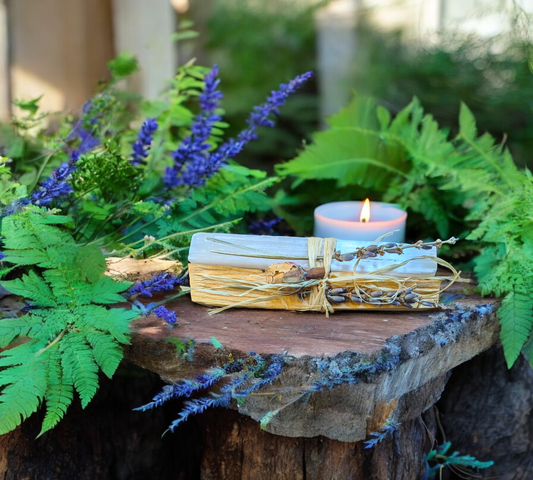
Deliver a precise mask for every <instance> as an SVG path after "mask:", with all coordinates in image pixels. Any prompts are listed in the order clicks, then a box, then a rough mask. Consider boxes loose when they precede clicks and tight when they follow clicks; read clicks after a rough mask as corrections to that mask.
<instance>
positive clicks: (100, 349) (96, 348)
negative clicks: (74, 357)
mask: <svg viewBox="0 0 533 480" xmlns="http://www.w3.org/2000/svg"><path fill="white" fill-rule="evenodd" d="M87 340H88V341H89V343H90V345H91V347H93V355H94V359H95V360H96V363H97V364H98V365H99V366H100V368H101V369H102V372H104V374H105V375H107V377H109V378H111V377H112V376H113V375H114V373H115V371H116V370H117V368H118V366H119V364H120V362H121V361H122V357H123V354H122V348H121V347H120V345H119V344H118V342H117V341H116V340H114V339H113V337H111V336H110V335H107V334H105V333H102V332H89V333H88V334H87Z"/></svg>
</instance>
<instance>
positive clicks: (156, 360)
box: [126, 296, 498, 480]
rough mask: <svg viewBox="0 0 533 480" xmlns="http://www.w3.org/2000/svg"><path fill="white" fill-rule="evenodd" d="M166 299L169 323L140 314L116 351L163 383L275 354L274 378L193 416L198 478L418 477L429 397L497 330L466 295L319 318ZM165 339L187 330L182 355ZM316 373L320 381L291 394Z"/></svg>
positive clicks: (490, 307) (489, 306)
mask: <svg viewBox="0 0 533 480" xmlns="http://www.w3.org/2000/svg"><path fill="white" fill-rule="evenodd" d="M169 308H172V309H174V310H175V311H176V312H177V313H178V316H179V319H180V320H179V321H180V325H179V326H177V327H176V328H173V329H169V328H168V326H167V325H165V324H164V323H163V322H162V321H161V320H159V319H157V318H155V317H148V318H143V319H139V320H137V321H135V322H134V323H133V325H132V330H133V332H134V335H133V338H132V344H131V346H129V347H128V348H127V352H126V355H127V357H128V358H129V359H130V360H131V361H132V362H134V363H135V364H137V365H139V366H142V367H144V368H146V369H148V370H150V371H152V372H155V373H157V374H159V375H160V376H161V378H163V379H164V380H165V381H167V382H172V381H176V380H179V379H182V378H192V377H194V376H196V375H198V374H200V373H203V372H204V371H206V369H208V368H211V367H213V366H215V365H220V364H221V363H223V362H224V359H225V358H227V356H228V355H229V354H230V353H231V355H233V356H241V355H246V354H247V352H249V351H252V350H253V351H256V352H258V353H259V354H261V355H262V356H263V357H265V358H269V357H270V356H272V355H280V354H281V355H283V356H284V359H285V366H284V368H283V371H282V373H281V375H280V376H279V377H278V379H277V380H276V382H275V383H274V384H273V385H271V386H269V387H267V388H264V389H262V390H260V391H259V392H257V394H255V395H254V394H252V395H250V396H249V397H248V398H247V400H246V402H245V403H244V404H243V405H237V404H236V403H235V404H234V405H232V408H233V409H234V411H231V410H220V409H219V410H216V411H213V412H209V413H208V414H205V415H203V416H200V417H199V418H198V419H197V422H198V426H199V428H200V431H199V438H198V439H197V441H198V445H197V452H198V458H200V460H199V468H200V477H199V478H202V479H208V480H209V479H213V480H215V479H217V480H225V479H232V480H233V479H235V478H240V479H243V480H244V479H246V480H253V479H263V478H269V479H280V480H282V479H291V480H292V479H304V478H313V479H316V480H322V479H323V480H331V479H348V478H353V479H365V480H385V479H387V480H394V479H398V480H400V479H404V480H408V479H409V480H412V479H417V478H421V477H422V476H423V473H424V470H425V462H424V458H425V454H426V453H427V452H428V451H429V449H430V445H431V441H432V437H431V435H432V434H434V433H435V427H434V419H433V412H432V410H431V409H430V407H432V406H433V405H434V404H435V402H436V401H437V400H438V399H439V398H440V396H441V394H442V391H443V389H444V387H445V385H446V382H447V379H448V377H449V372H450V371H451V370H452V369H453V368H454V367H456V366H457V365H459V364H461V363H463V362H465V361H467V360H469V359H471V358H472V357H474V356H476V355H478V354H479V353H481V352H483V351H484V350H486V349H488V348H489V347H491V346H492V345H494V344H495V343H496V342H497V338H498V321H497V319H496V317H495V315H494V309H495V308H494V304H493V303H490V302H489V303H487V302H486V301H485V302H484V303H481V299H479V298H475V297H466V296H462V298H461V299H460V300H459V301H457V302H456V303H455V304H454V307H453V308H450V309H449V310H446V311H442V312H430V313H428V312H416V311H408V312H405V313H403V312H402V313H392V312H385V311H384V312H372V313H370V312H367V313H362V312H357V313H352V312H336V313H335V314H334V315H332V316H331V317H330V318H329V319H327V318H325V317H324V316H323V315H322V314H319V313H308V312H307V313H298V312H289V311H269V310H256V309H254V310H248V309H246V310H237V309H235V310H228V311H225V312H222V313H219V314H217V315H214V316H209V315H208V309H207V308H206V307H202V306H199V305H195V304H193V303H191V302H190V301H189V300H188V299H180V300H179V301H177V302H175V303H172V304H170V305H169ZM169 337H174V338H181V339H182V338H194V339H195V349H194V355H193V357H192V359H189V360H186V359H184V358H183V355H178V354H177V352H176V348H175V346H174V345H173V344H172V343H171V342H169V341H168V340H167V339H168V338H169ZM212 337H215V338H216V339H217V340H218V342H220V343H221V344H222V345H223V346H224V349H223V350H222V349H220V348H219V349H217V348H215V347H214V345H213V342H212ZM317 381H319V382H321V384H322V385H323V386H324V388H322V389H321V390H319V391H316V392H314V393H310V394H306V395H301V392H302V391H303V390H305V389H306V388H307V387H309V386H311V385H313V383H314V382H317ZM153 393H154V394H155V393H157V392H153ZM147 400H148V399H147ZM177 410H178V408H176V412H177ZM273 410H279V413H278V414H277V415H275V416H274V417H273V418H272V419H271V421H270V422H269V423H268V424H267V425H266V426H265V428H264V429H263V430H262V429H261V428H260V426H259V424H258V423H257V422H258V421H259V420H260V419H262V418H263V417H264V416H265V414H266V413H267V412H271V411H273ZM237 412H238V413H237ZM424 412H426V413H425V414H424ZM144 415H150V413H149V412H147V413H144ZM390 421H393V422H397V423H399V424H400V425H399V427H398V428H397V429H396V430H395V431H394V433H393V434H392V436H389V437H387V438H385V440H383V441H382V442H381V443H378V444H377V445H376V446H375V447H373V448H372V449H365V448H364V446H365V445H364V443H363V442H362V441H363V440H365V439H367V438H368V435H369V434H370V433H371V432H378V431H380V430H381V429H382V428H383V427H384V426H385V425H387V422H390ZM177 435H180V433H179V430H178V432H177ZM192 478H193V477H191V479H192ZM194 478H195V477H194Z"/></svg>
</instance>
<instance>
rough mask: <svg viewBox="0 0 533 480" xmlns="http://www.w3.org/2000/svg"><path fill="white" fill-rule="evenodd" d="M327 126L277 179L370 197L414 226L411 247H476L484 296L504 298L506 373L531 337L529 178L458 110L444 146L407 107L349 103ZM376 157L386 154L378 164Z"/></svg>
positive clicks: (439, 134) (432, 125)
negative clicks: (429, 243) (452, 242)
mask: <svg viewBox="0 0 533 480" xmlns="http://www.w3.org/2000/svg"><path fill="white" fill-rule="evenodd" d="M330 125H331V127H330V129H329V130H327V131H325V132H321V133H319V134H317V135H316V136H315V139H314V140H315V142H314V144H312V145H310V146H308V147H307V148H306V149H305V150H304V151H303V152H302V153H301V154H300V155H299V156H298V157H297V158H295V159H294V160H291V161H289V162H287V163H285V164H283V165H280V166H278V168H277V172H278V173H280V174H282V175H293V176H295V177H296V178H297V180H296V182H297V183H298V182H301V181H302V180H309V179H313V180H320V179H323V178H335V177H336V178H337V184H336V185H337V186H338V187H343V186H346V185H357V186H363V187H366V188H372V189H374V191H376V192H377V193H376V196H377V195H378V194H380V195H381V196H382V198H383V199H384V200H385V201H388V202H397V203H399V204H400V205H402V206H403V207H406V208H410V210H411V212H414V213H415V214H418V215H419V216H422V217H423V218H424V220H425V222H422V223H423V225H424V226H425V227H426V229H424V230H419V231H418V232H419V235H420V236H419V238H424V237H431V236H433V235H434V232H437V233H438V234H439V235H440V236H443V237H446V236H449V235H451V234H452V233H453V234H454V235H455V236H458V233H460V234H461V236H463V237H466V238H467V239H468V240H470V241H472V242H475V243H474V246H475V247H476V248H480V247H483V249H482V251H481V253H480V254H479V256H478V257H476V258H475V259H474V265H475V270H476V273H477V275H478V279H479V285H480V289H481V291H482V292H483V293H484V294H489V293H494V294H496V295H499V296H505V299H504V301H503V303H502V307H501V308H500V310H499V312H498V315H499V318H500V321H501V325H502V331H501V336H502V343H503V347H504V352H505V356H506V359H507V363H508V365H509V367H511V366H512V365H513V363H514V362H515V360H516V358H517V356H518V354H519V352H520V350H521V349H522V348H523V347H524V345H525V343H526V342H527V341H528V339H530V338H531V331H532V329H533V315H532V313H533V309H532V308H533V302H532V297H531V292H533V265H532V263H531V255H532V254H533V217H532V216H531V212H532V211H533V176H532V175H531V173H530V172H529V171H528V170H527V169H526V170H520V169H519V168H517V166H516V165H515V163H514V162H513V158H512V157H511V155H510V153H509V151H508V150H507V149H505V148H504V147H503V146H501V145H497V144H496V143H495V141H494V139H493V138H492V137H491V136H490V135H489V134H487V133H485V134H482V135H479V134H478V131H477V126H476V123H475V119H474V116H473V114H472V113H471V111H470V110H469V109H468V108H467V107H466V106H465V105H461V109H460V115H459V132H458V134H457V136H456V137H455V138H451V139H450V138H449V134H448V132H447V131H446V130H442V129H440V128H439V126H438V124H437V122H436V121H435V120H434V119H433V117H432V116H431V115H428V114H425V113H424V111H423V109H422V107H421V105H420V103H419V102H418V100H417V99H414V100H413V101H412V102H411V103H410V104H409V105H408V106H407V107H406V108H404V109H403V110H401V111H400V112H399V113H398V114H397V115H396V116H395V117H394V118H392V117H391V115H390V114H389V113H388V112H387V111H385V110H384V109H383V107H380V106H378V105H377V104H376V103H374V102H372V101H371V100H367V99H361V98H360V97H358V96H356V97H355V99H354V101H353V102H352V103H351V104H350V105H349V106H348V107H347V108H346V109H344V110H343V111H341V112H340V113H339V114H338V115H336V116H334V117H332V119H331V120H330ZM380 149H386V150H387V151H388V153H387V154H386V155H384V156H382V154H381V150H380ZM321 200H322V199H321ZM285 202H286V203H287V201H286V199H285ZM415 218H418V217H417V216H415ZM462 219H464V220H462ZM428 227H429V229H428ZM456 232H458V233H456ZM527 353H528V358H529V360H530V362H531V363H532V365H533V356H532V355H531V354H530V350H527Z"/></svg>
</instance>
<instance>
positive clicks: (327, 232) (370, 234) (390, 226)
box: [314, 201, 407, 242]
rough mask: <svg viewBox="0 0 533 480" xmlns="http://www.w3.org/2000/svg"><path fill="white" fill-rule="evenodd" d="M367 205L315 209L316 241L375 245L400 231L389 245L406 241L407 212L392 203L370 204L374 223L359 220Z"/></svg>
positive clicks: (329, 205)
mask: <svg viewBox="0 0 533 480" xmlns="http://www.w3.org/2000/svg"><path fill="white" fill-rule="evenodd" d="M362 205H363V202H357V201H351V202H333V203H325V204H324V205H320V206H319V207H317V208H316V209H315V233H314V235H315V237H322V238H326V237H333V238H338V239H339V240H363V241H369V242H372V241H374V240H375V239H376V238H378V237H380V236H381V235H383V234H385V233H388V232H392V231H393V230H398V231H396V232H394V233H393V234H392V235H391V236H389V237H387V238H386V239H384V241H385V242H404V241H405V221H406V219H407V212H405V211H404V210H401V209H399V208H398V207H396V206H394V205H392V204H390V203H382V202H370V220H369V221H368V222H361V221H360V220H359V217H360V214H361V208H362Z"/></svg>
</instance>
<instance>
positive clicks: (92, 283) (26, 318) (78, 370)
mask: <svg viewBox="0 0 533 480" xmlns="http://www.w3.org/2000/svg"><path fill="white" fill-rule="evenodd" d="M69 225H72V219H71V218H69V217H65V216H60V215H54V214H53V213H50V212H47V211H45V210H44V209H38V208H36V207H33V208H29V209H27V210H25V211H24V212H22V213H20V214H17V215H11V216H7V217H4V218H3V220H2V228H1V231H2V235H3V236H4V247H5V250H4V253H5V255H6V257H5V259H4V260H5V261H6V262H8V263H10V264H12V265H14V266H16V267H21V268H24V269H25V270H26V272H27V273H25V274H22V275H20V276H19V277H18V278H15V279H12V280H3V281H2V282H0V283H1V285H2V286H3V287H4V288H6V289H7V290H8V291H10V292H11V293H13V294H16V295H20V296H22V297H23V298H25V299H27V301H28V302H29V306H30V307H31V308H30V309H29V310H28V311H27V312H26V313H24V314H23V316H21V317H17V318H5V319H2V321H1V322H0V347H2V348H5V347H7V346H9V345H11V344H12V343H13V342H16V343H15V345H13V346H12V348H10V349H8V350H5V351H4V352H3V353H2V354H1V357H0V366H2V367H6V368H4V369H3V370H2V372H1V373H0V384H1V385H3V386H4V388H3V389H2V392H1V395H0V434H3V433H6V432H9V431H11V430H13V429H14V428H16V427H17V426H18V425H19V424H20V422H21V421H23V420H25V419H26V418H27V417H28V416H30V415H31V414H32V413H34V412H35V411H36V410H37V409H38V407H39V406H40V405H41V404H42V403H46V415H45V418H44V421H43V425H42V430H41V434H43V433H44V432H46V431H47V430H49V429H50V428H53V427H54V426H55V425H56V424H57V422H59V421H60V420H61V418H63V416H64V414H65V412H66V410H67V408H68V407H69V405H70V404H71V403H72V401H73V397H74V395H73V392H74V391H75V392H76V393H77V394H78V396H79V398H80V401H81V405H82V407H83V408H84V407H86V406H87V404H88V403H89V402H90V401H91V399H92V398H93V397H94V395H95V393H96V391H97V389H98V371H99V369H101V370H102V371H103V373H104V374H105V375H107V376H108V377H111V376H113V374H114V373H115V370H116V369H117V367H118V365H119V363H120V361H121V359H122V349H121V347H120V345H121V344H127V343H128V342H129V340H128V338H129V329H128V324H129V322H130V321H131V320H132V319H133V318H135V317H136V316H137V313H136V312H134V311H128V310H125V309H123V308H108V307H107V305H112V304H116V303H118V302H121V301H123V300H124V299H123V297H122V296H121V295H120V293H121V292H123V291H124V290H126V289H127V288H128V287H129V286H130V285H131V284H129V283H117V282H115V281H114V280H112V279H111V278H109V277H106V276H104V271H105V268H106V264H105V261H104V257H103V255H102V253H101V252H100V250H99V249H97V248H94V247H90V246H82V245H78V244H76V243H75V241H74V239H73V237H72V235H71V233H70V232H69V230H67V228H66V227H68V226H69Z"/></svg>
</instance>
